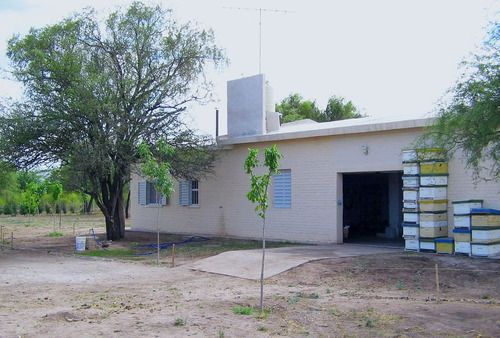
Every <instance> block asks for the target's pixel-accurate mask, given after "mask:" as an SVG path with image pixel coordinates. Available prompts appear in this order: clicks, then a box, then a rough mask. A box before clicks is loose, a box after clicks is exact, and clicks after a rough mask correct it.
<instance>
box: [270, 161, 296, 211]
mask: <svg viewBox="0 0 500 338" xmlns="http://www.w3.org/2000/svg"><path fill="white" fill-rule="evenodd" d="M279 172H280V174H275V175H273V205H274V207H275V208H276V209H291V208H292V171H291V170H290V169H283V170H280V171H279Z"/></svg>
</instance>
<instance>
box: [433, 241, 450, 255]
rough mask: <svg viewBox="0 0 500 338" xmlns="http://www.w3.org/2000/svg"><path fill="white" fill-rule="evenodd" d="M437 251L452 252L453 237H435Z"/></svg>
mask: <svg viewBox="0 0 500 338" xmlns="http://www.w3.org/2000/svg"><path fill="white" fill-rule="evenodd" d="M435 242H436V252H437V253H449V254H452V253H453V238H436V240H435Z"/></svg>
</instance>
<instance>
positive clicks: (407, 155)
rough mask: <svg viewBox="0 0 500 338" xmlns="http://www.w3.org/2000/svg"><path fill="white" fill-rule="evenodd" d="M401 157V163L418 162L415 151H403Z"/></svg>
mask: <svg viewBox="0 0 500 338" xmlns="http://www.w3.org/2000/svg"><path fill="white" fill-rule="evenodd" d="M401 157H402V161H403V162H417V160H418V157H417V151H416V150H415V149H407V150H403V154H402V156H401Z"/></svg>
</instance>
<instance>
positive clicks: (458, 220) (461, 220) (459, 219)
mask: <svg viewBox="0 0 500 338" xmlns="http://www.w3.org/2000/svg"><path fill="white" fill-rule="evenodd" d="M453 225H454V226H455V228H461V229H462V228H465V229H468V228H470V215H458V216H457V215H455V216H453Z"/></svg>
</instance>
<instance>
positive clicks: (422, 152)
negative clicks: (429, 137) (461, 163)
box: [417, 148, 447, 162]
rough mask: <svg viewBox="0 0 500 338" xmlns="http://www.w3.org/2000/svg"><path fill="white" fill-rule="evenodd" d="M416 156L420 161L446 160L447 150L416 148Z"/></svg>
mask: <svg viewBox="0 0 500 338" xmlns="http://www.w3.org/2000/svg"><path fill="white" fill-rule="evenodd" d="M417 158H418V160H419V161H420V162H422V161H446V159H447V151H446V149H443V148H422V149H417Z"/></svg>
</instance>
